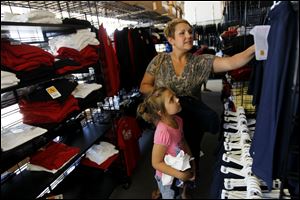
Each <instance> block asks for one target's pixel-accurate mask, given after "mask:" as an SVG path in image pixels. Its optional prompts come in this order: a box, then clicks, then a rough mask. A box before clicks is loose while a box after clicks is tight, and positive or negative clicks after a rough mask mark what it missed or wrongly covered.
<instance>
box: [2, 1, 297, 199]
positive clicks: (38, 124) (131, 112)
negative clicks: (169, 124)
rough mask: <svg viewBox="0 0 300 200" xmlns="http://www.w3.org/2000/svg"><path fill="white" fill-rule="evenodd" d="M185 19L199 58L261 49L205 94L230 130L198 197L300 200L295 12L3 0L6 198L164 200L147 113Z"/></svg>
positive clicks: (211, 4) (216, 138)
mask: <svg viewBox="0 0 300 200" xmlns="http://www.w3.org/2000/svg"><path fill="white" fill-rule="evenodd" d="M178 18H179V19H185V20H187V21H188V22H189V23H190V25H191V28H192V33H191V34H192V37H193V48H192V49H191V50H190V51H189V53H191V54H193V55H199V56H201V54H210V56H215V57H233V56H235V55H236V54H239V53H241V52H243V51H245V50H246V49H247V48H249V47H251V45H253V44H254V45H255V48H256V49H255V55H254V58H253V59H252V60H251V61H250V62H249V63H247V64H246V65H244V66H243V67H241V68H239V69H235V70H231V71H228V72H221V73H210V75H209V78H208V81H207V82H206V83H205V84H204V86H203V89H202V87H201V86H200V90H201V91H200V92H201V99H202V101H203V102H204V103H205V104H207V106H209V107H210V108H212V109H213V110H214V111H215V112H216V113H217V115H218V118H219V119H220V124H219V127H220V128H219V131H218V133H216V134H212V133H210V132H208V131H207V132H205V133H204V136H203V139H202V141H201V143H200V144H199V146H201V152H200V157H199V159H198V160H197V162H199V163H198V164H199V169H198V170H197V172H196V173H197V175H196V177H197V179H196V180H195V181H194V182H192V183H190V185H189V188H188V197H189V198H192V199H237V198H238V199H252V198H262V199H298V198H299V138H298V133H299V2H298V1H205V2H202V1H199V2H197V1H196V2H195V1H1V197H2V198H3V199H13V198H25V199H34V198H37V199H83V198H86V199H150V198H152V199H160V198H162V196H161V194H160V193H159V192H157V183H156V181H155V178H154V175H155V169H154V168H153V166H152V163H151V156H152V155H151V154H152V147H153V141H154V134H155V130H156V127H155V126H154V125H153V124H150V123H147V122H146V121H145V120H143V119H141V118H140V117H138V116H137V108H138V105H140V103H142V102H143V100H144V99H145V96H144V95H143V93H142V92H141V89H140V84H141V82H142V80H143V77H144V74H145V72H146V70H147V67H148V65H149V63H150V62H151V61H152V60H153V58H155V57H156V56H157V55H160V54H171V53H172V45H171V44H170V42H169V41H168V38H167V37H166V36H165V34H164V29H165V28H166V26H167V23H168V22H170V21H172V20H173V19H178ZM263 28H265V29H264V30H267V32H263V31H262V29H263ZM255 31H256V32H255ZM263 45H265V46H266V47H265V46H263ZM261 46H263V47H262V49H259V48H260V47H261ZM265 48H266V49H265ZM265 51H266V52H267V53H266V54H264V52H265ZM197 131H198V130H195V134H197ZM297 138H298V139H297Z"/></svg>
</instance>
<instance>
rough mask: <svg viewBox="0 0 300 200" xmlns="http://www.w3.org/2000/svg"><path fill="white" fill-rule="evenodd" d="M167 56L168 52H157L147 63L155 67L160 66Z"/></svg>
mask: <svg viewBox="0 0 300 200" xmlns="http://www.w3.org/2000/svg"><path fill="white" fill-rule="evenodd" d="M168 57H169V54H168V53H165V52H162V53H159V54H157V55H156V56H155V57H154V58H153V59H152V61H151V62H150V63H149V65H150V66H153V65H154V66H156V67H160V66H162V65H163V64H165V63H166V62H167V60H168V59H167V58H168ZM156 67H155V68H156Z"/></svg>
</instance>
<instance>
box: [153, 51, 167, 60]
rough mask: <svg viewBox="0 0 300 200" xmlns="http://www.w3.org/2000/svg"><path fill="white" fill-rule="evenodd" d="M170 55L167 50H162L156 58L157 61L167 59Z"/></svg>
mask: <svg viewBox="0 0 300 200" xmlns="http://www.w3.org/2000/svg"><path fill="white" fill-rule="evenodd" d="M169 56H170V55H169V53H167V52H160V53H158V54H157V55H156V56H155V57H154V59H155V60H157V61H162V60H165V59H166V58H167V57H169Z"/></svg>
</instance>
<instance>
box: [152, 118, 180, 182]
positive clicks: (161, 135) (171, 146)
mask: <svg viewBox="0 0 300 200" xmlns="http://www.w3.org/2000/svg"><path fill="white" fill-rule="evenodd" d="M175 120H176V122H177V124H178V129H175V128H172V127H170V126H169V125H167V124H165V123H163V122H161V121H160V122H158V124H157V127H156V130H155V133H154V143H155V144H160V145H164V146H166V147H167V151H166V155H167V154H170V155H172V156H176V155H177V154H178V153H179V151H180V150H181V146H180V143H181V140H182V137H183V129H182V126H183V125H182V119H181V118H180V117H179V116H175ZM156 175H157V176H159V177H161V172H160V171H157V170H156Z"/></svg>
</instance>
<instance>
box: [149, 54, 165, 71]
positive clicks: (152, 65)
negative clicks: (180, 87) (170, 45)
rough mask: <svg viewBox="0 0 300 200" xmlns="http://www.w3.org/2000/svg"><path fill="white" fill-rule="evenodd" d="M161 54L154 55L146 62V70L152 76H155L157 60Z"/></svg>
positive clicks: (157, 66)
mask: <svg viewBox="0 0 300 200" xmlns="http://www.w3.org/2000/svg"><path fill="white" fill-rule="evenodd" d="M161 57H162V54H158V55H156V56H155V57H154V58H153V59H152V60H151V62H150V63H149V64H148V67H147V69H146V72H147V73H149V74H151V75H152V76H155V74H156V72H157V70H158V69H159V66H160V64H159V61H160V60H161Z"/></svg>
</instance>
